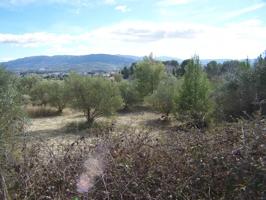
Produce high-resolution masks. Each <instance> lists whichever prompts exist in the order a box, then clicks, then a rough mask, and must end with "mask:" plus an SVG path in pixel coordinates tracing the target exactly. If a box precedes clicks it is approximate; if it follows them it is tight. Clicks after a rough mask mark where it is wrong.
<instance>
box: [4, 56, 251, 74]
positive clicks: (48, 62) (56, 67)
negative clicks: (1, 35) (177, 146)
mask: <svg viewBox="0 0 266 200" xmlns="http://www.w3.org/2000/svg"><path fill="white" fill-rule="evenodd" d="M141 59H142V57H138V56H131V55H110V54H90V55H81V56H72V55H57V56H32V57H25V58H20V59H16V60H11V61H8V62H2V63H0V65H2V66H4V67H5V68H6V69H7V70H10V71H15V72H25V71H71V70H74V71H78V72H92V71H106V72H108V71H114V70H119V69H121V68H123V67H125V66H130V65H131V64H132V63H133V62H137V61H139V60H141ZM156 59H158V60H161V61H166V60H177V61H178V62H179V63H181V62H182V60H181V59H177V58H172V57H165V56H164V57H157V58H156ZM211 60H216V61H217V62H218V63H222V62H224V61H226V60H230V59H203V60H201V63H202V64H203V65H206V64H207V63H208V62H209V61H211ZM250 61H251V62H253V61H254V60H253V59H251V60H250Z"/></svg>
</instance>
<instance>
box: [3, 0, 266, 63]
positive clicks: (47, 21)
mask: <svg viewBox="0 0 266 200" xmlns="http://www.w3.org/2000/svg"><path fill="white" fill-rule="evenodd" d="M265 50H266V0H0V61H7V60H12V59H16V58H22V57H27V56H36V55H86V54H93V53H106V54H123V55H135V56H145V55H149V54H150V53H151V52H152V53H153V55H154V56H155V57H159V56H169V57H175V58H179V59H186V58H190V57H191V56H193V55H199V56H200V58H202V59H207V58H208V59H218V58H220V59H228V58H229V59H244V58H247V57H249V58H256V57H257V56H259V55H260V54H261V53H263V52H264V51H265Z"/></svg>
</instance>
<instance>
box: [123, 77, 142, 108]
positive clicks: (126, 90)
mask: <svg viewBox="0 0 266 200" xmlns="http://www.w3.org/2000/svg"><path fill="white" fill-rule="evenodd" d="M119 89H120V93H121V96H122V98H123V100H124V108H125V109H130V107H132V106H133V105H135V104H137V103H139V102H140V94H139V93H138V91H137V90H136V86H135V83H134V82H132V81H126V80H124V81H121V82H120V83H119Z"/></svg>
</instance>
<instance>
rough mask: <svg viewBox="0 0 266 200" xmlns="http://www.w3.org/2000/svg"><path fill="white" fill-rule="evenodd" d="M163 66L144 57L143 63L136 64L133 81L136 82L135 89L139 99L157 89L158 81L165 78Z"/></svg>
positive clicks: (150, 58)
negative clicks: (139, 96)
mask: <svg viewBox="0 0 266 200" xmlns="http://www.w3.org/2000/svg"><path fill="white" fill-rule="evenodd" d="M165 75H166V71H165V66H164V65H163V64H162V63H161V62H158V61H155V60H154V59H153V58H152V57H146V58H144V59H143V61H141V62H139V63H137V65H136V67H135V69H134V73H133V79H134V80H135V81H136V88H137V90H138V92H139V93H140V95H141V97H142V98H144V97H145V96H147V95H150V94H152V93H153V91H154V90H156V89H157V86H158V84H159V82H160V80H161V79H162V78H163V77H165Z"/></svg>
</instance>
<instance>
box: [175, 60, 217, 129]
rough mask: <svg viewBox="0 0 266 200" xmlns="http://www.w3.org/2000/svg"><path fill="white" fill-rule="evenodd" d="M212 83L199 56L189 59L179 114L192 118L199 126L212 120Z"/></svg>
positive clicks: (181, 92)
mask: <svg viewBox="0 0 266 200" xmlns="http://www.w3.org/2000/svg"><path fill="white" fill-rule="evenodd" d="M210 92H211V91H210V83H209V80H208V78H207V75H206V74H205V73H204V72H203V69H202V67H201V65H200V62H199V58H198V57H194V58H193V59H192V60H189V62H188V64H187V66H186V73H185V75H184V82H183V84H182V87H181V91H180V95H179V97H178V102H177V103H178V105H177V112H178V113H177V115H178V116H179V118H180V116H181V118H185V119H186V120H190V119H191V120H192V122H193V124H195V125H197V126H200V127H202V126H205V125H204V124H205V123H206V122H209V121H210V115H211V112H212V102H211V100H210Z"/></svg>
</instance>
